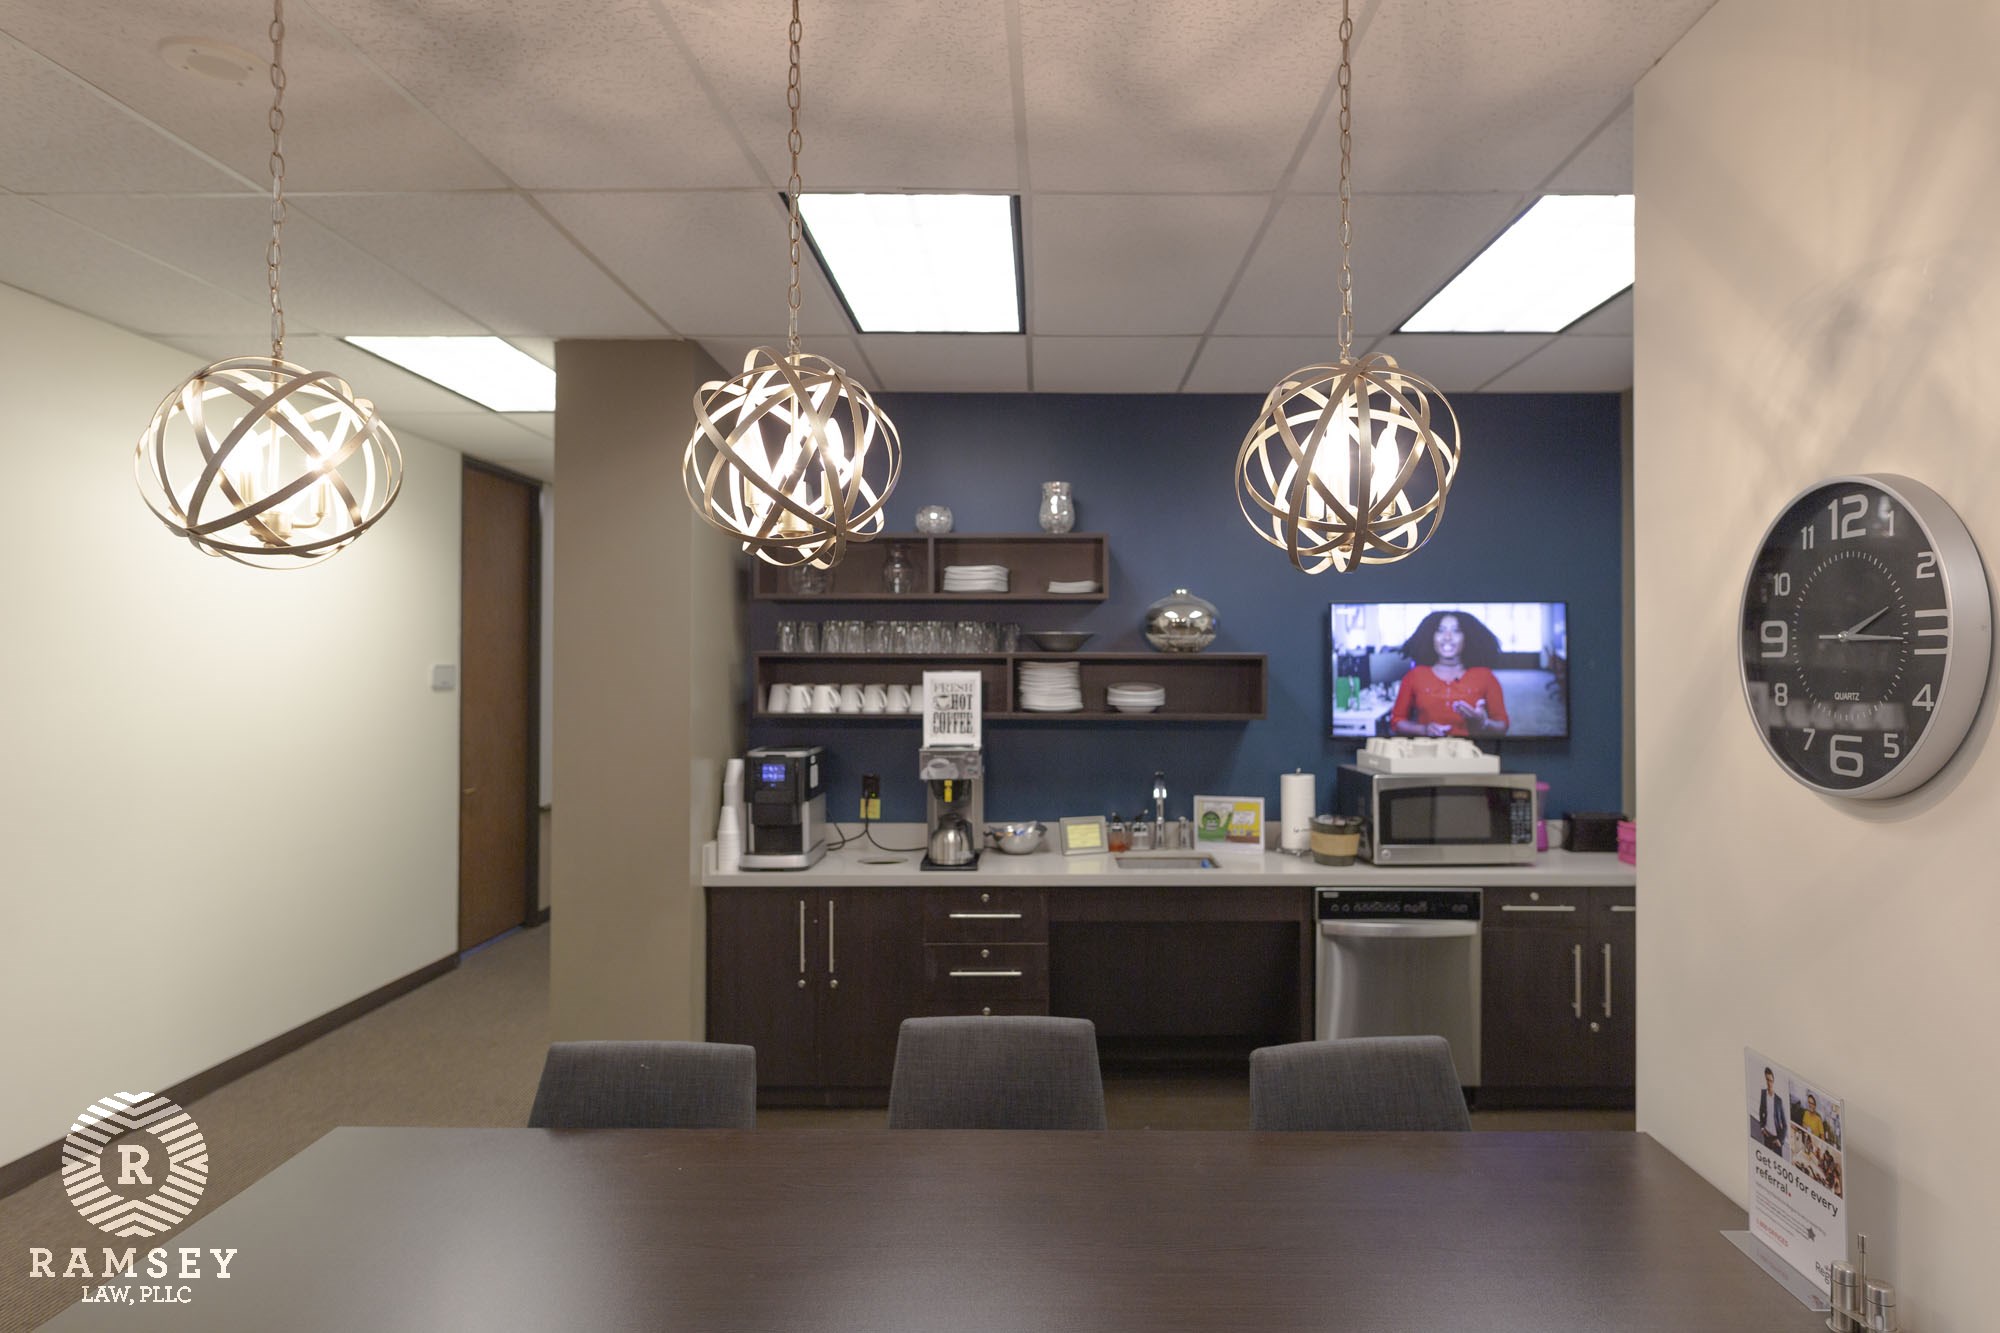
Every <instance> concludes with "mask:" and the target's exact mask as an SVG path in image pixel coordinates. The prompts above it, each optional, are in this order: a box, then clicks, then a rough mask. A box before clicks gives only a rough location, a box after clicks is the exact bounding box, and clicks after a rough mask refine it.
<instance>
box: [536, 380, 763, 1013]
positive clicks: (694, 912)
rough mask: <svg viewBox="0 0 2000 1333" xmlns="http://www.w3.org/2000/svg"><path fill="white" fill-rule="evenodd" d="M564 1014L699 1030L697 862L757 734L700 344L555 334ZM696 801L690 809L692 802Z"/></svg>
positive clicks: (555, 998) (556, 980)
mask: <svg viewBox="0 0 2000 1333" xmlns="http://www.w3.org/2000/svg"><path fill="white" fill-rule="evenodd" d="M556 373H557V381H556V468H557V483H558V485H559V487H560V491H561V495H562V522H561V524H560V525H558V527H557V529H556V550H555V588H556V592H555V600H556V617H555V716H556V718H557V719H558V725H557V727H556V729H555V746H554V753H555V759H554V783H555V791H556V792H558V793H560V800H559V803H558V804H557V806H556V809H555V812H554V813H555V818H554V824H555V830H554V831H555V834H556V835H557V836H556V837H555V839H554V866H553V879H552V882H551V899H552V902H553V906H554V912H553V920H554V933H553V937H552V940H553V948H554V955H553V975H552V987H553V993H552V996H551V1001H552V1016H551V1024H552V1028H553V1031H554V1035H555V1036H556V1037H557V1038H558V1039H559V1040H570V1039H580V1038H698V1037H700V1036H701V1035H702V1017H703V1016H702V1004H701V1001H702V993H703V971H702V961H703V939H702V927H703V922H702V911H701V906H702V900H701V887H700V879H699V866H698V860H699V857H700V852H701V844H702V842H703V841H705V840H706V839H707V838H708V837H710V836H712V834H713V830H714V825H715V806H716V802H717V800H718V799H719V795H720V784H721V761H722V760H723V759H724V758H725V757H727V756H728V755H731V754H735V753H738V752H739V751H740V749H741V745H742V742H741V738H740V734H739V733H740V729H741V721H740V719H741V718H742V716H743V714H742V709H741V706H740V700H739V698H738V691H739V690H740V689H741V688H742V687H741V685H740V684H739V683H738V682H739V680H740V678H741V676H742V669H741V662H740V660H739V657H740V653H739V649H738V643H739V639H740V635H739V634H738V632H737V617H738V615H739V612H738V609H737V606H738V592H737V579H738V577H739V576H738V573H737V561H736V558H735V557H734V555H733V554H732V552H731V548H730V547H729V544H728V543H727V542H726V541H724V539H723V538H722V537H721V536H720V534H718V533H716V532H714V531H713V530H712V529H710V528H709V527H707V526H706V525H705V524H703V523H702V522H701V521H700V520H699V519H698V518H697V517H696V516H695V513H694V510H693V509H692V507H691V506H690V505H689V504H688V502H687V499H686V497H685V495H684V494H683V492H682V489H681V483H680V459H681V450H682V447H683V446H684V445H685V444H686V441H687V434H688V431H689V429H690V428H691V427H692V425H693V409H692V402H693V398H694V393H695V389H696V387H697V386H698V385H699V384H700V383H701V382H702V381H704V380H706V379H710V378H714V377H716V376H718V375H719V374H720V373H721V372H720V370H719V368H718V367H717V366H716V364H715V363H714V362H713V361H712V360H710V359H709V358H708V356H707V355H706V354H705V353H703V352H702V351H701V349H700V348H698V347H696V346H695V345H693V344H691V343H675V342H596V341H565V342H559V343H557V344H556ZM690 812H692V814H690Z"/></svg>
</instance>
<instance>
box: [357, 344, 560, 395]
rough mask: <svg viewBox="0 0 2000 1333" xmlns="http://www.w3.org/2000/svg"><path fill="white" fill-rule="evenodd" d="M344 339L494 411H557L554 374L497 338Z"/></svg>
mask: <svg viewBox="0 0 2000 1333" xmlns="http://www.w3.org/2000/svg"><path fill="white" fill-rule="evenodd" d="M343 341H346V342H351V343H353V344H354V345H355V346H356V347H359V348H360V349H361V350H362V351H364V352H372V353H374V354H375V355H376V356H379V357H381V358H382V359H383V360H384V361H393V362H394V363H395V364H397V365H399V366H401V367H402V368H403V369H405V370H408V371H412V372H414V373H416V374H418V375H422V376H423V377H424V378H425V379H427V380H429V381H430V382H431V383H433V384H441V385H443V386H444V387H445V388H447V389H450V390H451V391H452V392H453V393H455V394H458V395H460V396H461V397H465V398H470V399H471V400H472V401H473V402H475V403H478V404H479V405H480V406H482V407H490V408H492V409H493V410H494V411H495V412H553V411H555V410H556V373H555V372H554V371H553V370H550V369H549V368H548V367H547V366H545V365H543V364H542V363H541V362H539V361H537V360H535V358H533V357H532V356H529V355H528V354H527V353H526V352H524V351H522V350H521V349H520V348H518V347H516V346H514V345H513V344H512V343H508V342H504V341H502V340H501V339H499V338H377V337H372V336H366V335H356V336H354V337H350V338H346V339H344V340H343Z"/></svg>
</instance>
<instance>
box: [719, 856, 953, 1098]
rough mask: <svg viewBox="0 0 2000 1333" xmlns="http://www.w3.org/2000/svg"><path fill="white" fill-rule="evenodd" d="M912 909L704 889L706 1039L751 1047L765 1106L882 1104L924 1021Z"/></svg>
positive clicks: (851, 896) (829, 892)
mask: <svg viewBox="0 0 2000 1333" xmlns="http://www.w3.org/2000/svg"><path fill="white" fill-rule="evenodd" d="M913 908H914V903H913V902H912V901H911V895H910V893H909V891H908V890H904V889H870V888H852V889H821V888H809V887H806V886H803V885H801V886H800V887H799V888H797V889H792V888H766V887H755V888H749V887H740V888H739V887H731V888H711V889H710V890H709V891H708V1029H707V1030H708V1039H709V1040H710V1041H726V1042H741V1043H743V1044H744V1045H747V1046H754V1047H756V1048H757V1086H758V1093H759V1099H760V1100H761V1101H764V1102H766V1103H768V1104H773V1105H777V1104H792V1105H800V1104H827V1105H869V1104H879V1103H885V1102H886V1100H887V1096H888V1088H889V1077H890V1074H891V1073H892V1072H893V1071H894V1069H895V1064H896V1033H897V1030H898V1029H899V1028H900V1027H901V1025H902V1022H903V1020H904V1019H905V1018H908V1017H910V1016H911V1015H912V1014H916V1013H920V1012H922V1010H921V1009H920V1008H919V992H920V989H921V984H922V952H921V943H920V941H921V938H922V933H921V922H920V918H919V917H918V915H917V913H916V912H915V911H914V910H913Z"/></svg>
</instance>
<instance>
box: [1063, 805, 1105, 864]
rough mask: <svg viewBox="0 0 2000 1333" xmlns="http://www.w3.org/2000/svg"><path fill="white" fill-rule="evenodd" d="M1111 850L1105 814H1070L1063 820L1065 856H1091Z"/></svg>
mask: <svg viewBox="0 0 2000 1333" xmlns="http://www.w3.org/2000/svg"><path fill="white" fill-rule="evenodd" d="M1110 850H1111V839H1110V838H1109V837H1107V836H1106V835H1105V824H1104V816H1103V815H1070V816H1067V817H1065V818H1064V819H1063V820H1062V853H1063V855H1064V856H1090V855H1094V854H1098V853H1102V852H1108V851H1110Z"/></svg>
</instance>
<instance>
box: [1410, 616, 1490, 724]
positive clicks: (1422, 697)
mask: <svg viewBox="0 0 2000 1333" xmlns="http://www.w3.org/2000/svg"><path fill="white" fill-rule="evenodd" d="M1403 655H1404V656H1405V657H1407V658H1409V659H1410V660H1411V661H1412V662H1415V663H1416V665H1415V666H1413V667H1411V668H1410V670H1409V671H1408V673H1406V674H1405V675H1404V677H1403V680H1402V684H1401V685H1399V686H1398V687H1397V689H1396V702H1395V705H1394V706H1393V707H1391V708H1390V710H1389V720H1390V729H1391V730H1392V731H1394V732H1395V734H1396V735H1398V736H1504V735H1506V734H1507V699H1506V695H1505V694H1504V693H1503V692H1502V691H1501V689H1500V681H1499V678H1498V677H1496V676H1495V675H1494V674H1493V668H1494V667H1495V666H1496V665H1498V663H1499V661H1500V640H1499V638H1498V637H1496V636H1495V635H1494V633H1493V631H1492V630H1490V629H1488V628H1487V627H1486V626H1485V625H1484V624H1482V623H1480V620H1479V617H1477V616H1475V615H1471V614H1470V613H1468V612H1465V611H1433V612H1431V613H1430V614H1429V615H1427V616H1425V617H1424V619H1423V623H1422V624H1420V625H1418V626H1417V630H1416V633H1414V634H1412V635H1411V636H1410V637H1409V639H1408V640H1407V641H1405V642H1404V644H1403Z"/></svg>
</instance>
